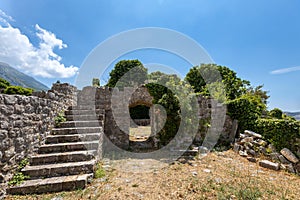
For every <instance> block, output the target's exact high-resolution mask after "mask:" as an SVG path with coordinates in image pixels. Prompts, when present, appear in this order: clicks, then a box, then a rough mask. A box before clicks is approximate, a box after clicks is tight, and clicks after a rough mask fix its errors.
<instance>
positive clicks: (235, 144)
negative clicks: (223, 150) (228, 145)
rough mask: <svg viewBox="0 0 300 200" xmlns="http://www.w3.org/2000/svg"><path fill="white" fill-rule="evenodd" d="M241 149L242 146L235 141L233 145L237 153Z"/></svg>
mask: <svg viewBox="0 0 300 200" xmlns="http://www.w3.org/2000/svg"><path fill="white" fill-rule="evenodd" d="M240 149H241V146H240V145H238V144H237V143H234V145H233V151H234V152H236V153H238V152H239V150H240Z"/></svg>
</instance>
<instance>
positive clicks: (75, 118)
mask: <svg viewBox="0 0 300 200" xmlns="http://www.w3.org/2000/svg"><path fill="white" fill-rule="evenodd" d="M65 117H66V119H67V120H68V121H93V120H103V118H104V115H103V114H99V115H96V114H95V113H94V114H93V115H66V116H65Z"/></svg>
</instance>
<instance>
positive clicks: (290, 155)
mask: <svg viewBox="0 0 300 200" xmlns="http://www.w3.org/2000/svg"><path fill="white" fill-rule="evenodd" d="M280 153H281V154H282V155H283V156H284V157H285V158H286V159H288V160H289V161H291V162H292V163H295V164H296V163H298V162H299V159H298V158H297V157H296V156H295V155H294V154H293V153H292V152H291V151H290V150H289V149H287V148H284V149H282V150H281V151H280Z"/></svg>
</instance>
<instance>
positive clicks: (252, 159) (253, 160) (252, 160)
mask: <svg viewBox="0 0 300 200" xmlns="http://www.w3.org/2000/svg"><path fill="white" fill-rule="evenodd" d="M247 160H248V161H250V162H254V163H255V162H256V158H253V157H247Z"/></svg>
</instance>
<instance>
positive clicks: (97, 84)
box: [92, 78, 100, 87]
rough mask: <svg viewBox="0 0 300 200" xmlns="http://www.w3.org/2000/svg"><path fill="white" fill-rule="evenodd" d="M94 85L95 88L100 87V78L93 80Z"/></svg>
mask: <svg viewBox="0 0 300 200" xmlns="http://www.w3.org/2000/svg"><path fill="white" fill-rule="evenodd" d="M92 85H93V87H100V80H99V78H93V81H92Z"/></svg>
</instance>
